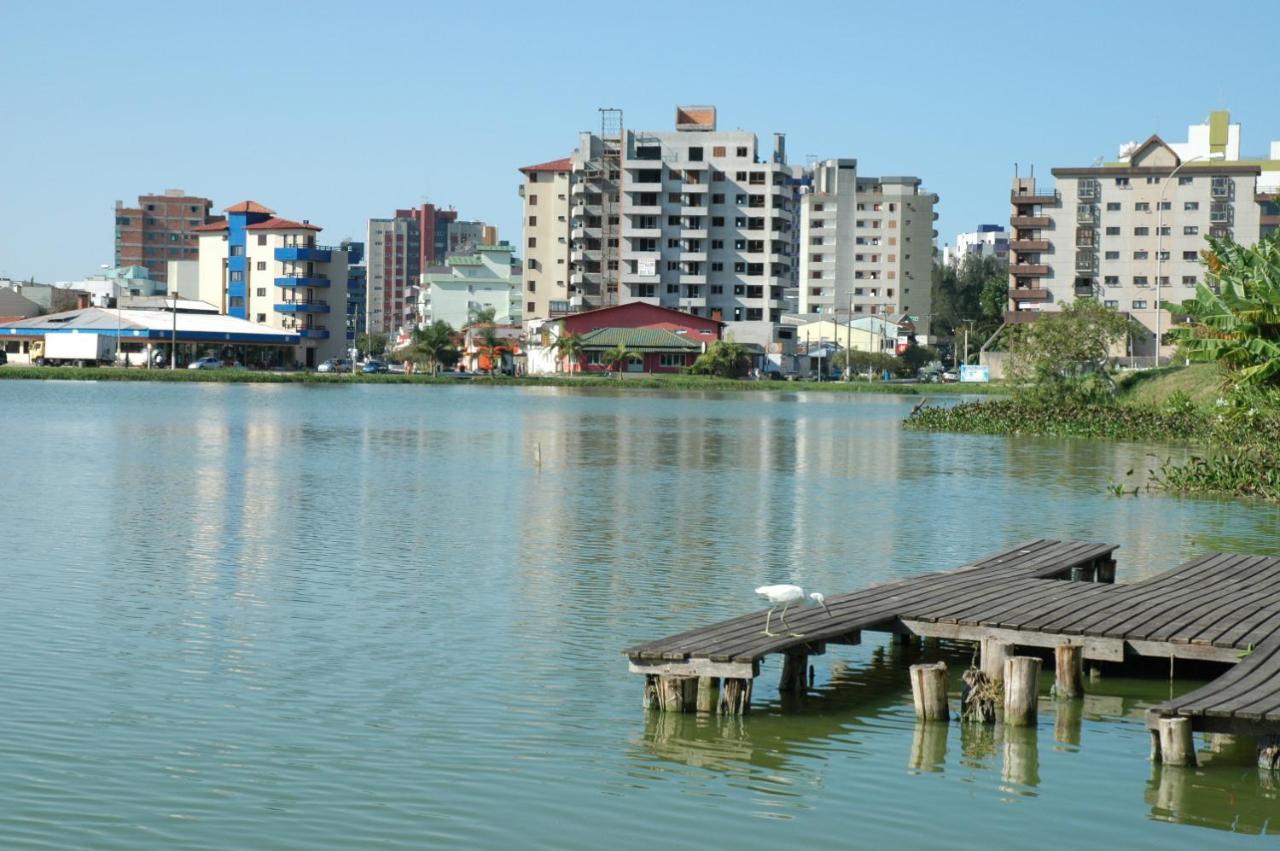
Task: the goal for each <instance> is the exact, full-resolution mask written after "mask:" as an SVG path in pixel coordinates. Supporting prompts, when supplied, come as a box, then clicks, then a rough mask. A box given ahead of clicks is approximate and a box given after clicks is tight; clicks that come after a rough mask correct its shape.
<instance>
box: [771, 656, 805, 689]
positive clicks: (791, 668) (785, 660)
mask: <svg viewBox="0 0 1280 851" xmlns="http://www.w3.org/2000/svg"><path fill="white" fill-rule="evenodd" d="M808 672H809V656H808V654H806V653H805V652H803V651H799V652H797V651H791V652H788V653H786V654H784V655H783V657H782V678H781V679H779V680H778V691H780V692H800V693H803V692H804V689H805V678H806V676H807V674H808Z"/></svg>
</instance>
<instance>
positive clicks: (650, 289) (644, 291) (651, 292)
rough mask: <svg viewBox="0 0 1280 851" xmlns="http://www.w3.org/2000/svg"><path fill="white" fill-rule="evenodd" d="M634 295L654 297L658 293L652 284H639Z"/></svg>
mask: <svg viewBox="0 0 1280 851" xmlns="http://www.w3.org/2000/svg"><path fill="white" fill-rule="evenodd" d="M636 295H637V296H638V297H640V298H656V297H657V295H658V293H657V289H656V288H655V287H654V285H653V284H640V285H639V286H638V287H637V288H636Z"/></svg>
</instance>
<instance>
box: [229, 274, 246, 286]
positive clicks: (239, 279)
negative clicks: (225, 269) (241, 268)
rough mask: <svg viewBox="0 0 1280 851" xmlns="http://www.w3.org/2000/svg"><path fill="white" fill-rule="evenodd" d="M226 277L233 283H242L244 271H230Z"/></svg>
mask: <svg viewBox="0 0 1280 851" xmlns="http://www.w3.org/2000/svg"><path fill="white" fill-rule="evenodd" d="M228 277H229V280H231V281H234V282H235V283H238V284H239V283H244V272H231V273H230V274H229V276H228Z"/></svg>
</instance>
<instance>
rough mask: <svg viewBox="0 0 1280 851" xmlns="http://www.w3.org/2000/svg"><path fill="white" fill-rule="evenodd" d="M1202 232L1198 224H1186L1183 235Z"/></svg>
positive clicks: (1193, 234)
mask: <svg viewBox="0 0 1280 851" xmlns="http://www.w3.org/2000/svg"><path fill="white" fill-rule="evenodd" d="M1198 233H1200V228H1199V227H1197V226H1196V225H1184V226H1183V228H1182V235H1183V236H1195V235H1196V234H1198Z"/></svg>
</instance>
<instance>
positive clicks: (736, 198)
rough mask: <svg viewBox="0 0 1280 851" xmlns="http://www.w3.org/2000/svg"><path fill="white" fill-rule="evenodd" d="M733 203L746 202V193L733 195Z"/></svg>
mask: <svg viewBox="0 0 1280 851" xmlns="http://www.w3.org/2000/svg"><path fill="white" fill-rule="evenodd" d="M733 203H735V204H745V203H747V196H746V195H734V196H733Z"/></svg>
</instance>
